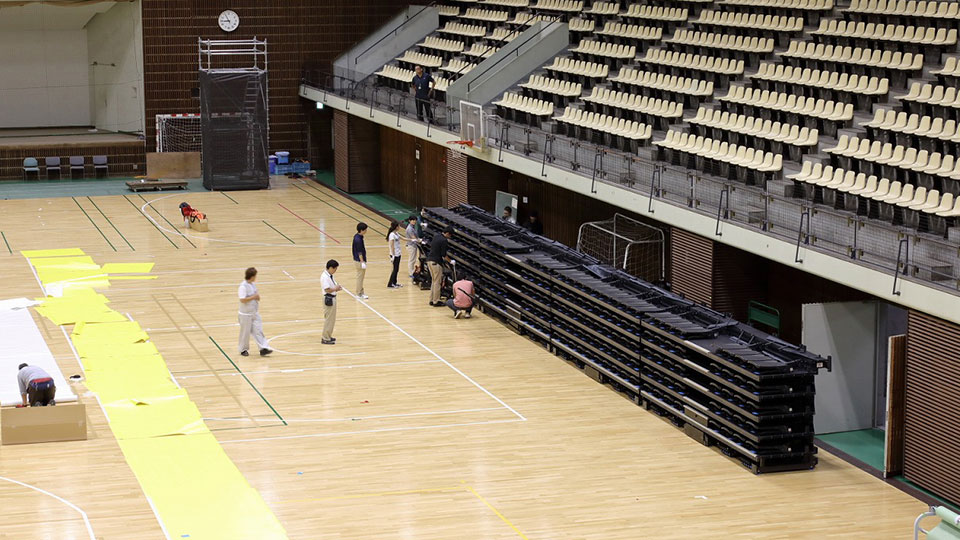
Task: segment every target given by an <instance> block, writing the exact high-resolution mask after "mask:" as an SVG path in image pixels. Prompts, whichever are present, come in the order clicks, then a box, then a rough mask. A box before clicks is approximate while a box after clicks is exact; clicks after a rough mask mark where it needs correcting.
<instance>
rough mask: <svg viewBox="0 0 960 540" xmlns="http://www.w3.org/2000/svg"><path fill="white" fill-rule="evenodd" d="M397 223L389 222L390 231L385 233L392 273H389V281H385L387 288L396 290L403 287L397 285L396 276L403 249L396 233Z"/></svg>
mask: <svg viewBox="0 0 960 540" xmlns="http://www.w3.org/2000/svg"><path fill="white" fill-rule="evenodd" d="M399 226H400V223H399V222H396V221H391V222H390V230H388V231H387V248H388V249H387V251H389V252H390V263H391V264H393V271H392V272H390V279H389V280H388V281H387V288H389V289H397V288H400V287H403V285H401V284H399V283H397V274H398V273H400V255H401V253H402V250H403V248H402V247H400V233H398V232H397V227H399Z"/></svg>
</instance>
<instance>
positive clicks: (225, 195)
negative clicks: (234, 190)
mask: <svg viewBox="0 0 960 540" xmlns="http://www.w3.org/2000/svg"><path fill="white" fill-rule="evenodd" d="M220 194H221V195H223V196H224V197H226V198H228V199H230V200H231V201H233V197H231V196H229V195H227V194H226V193H224V192H223V191H221V192H220ZM233 204H240V203H238V202H237V201H233Z"/></svg>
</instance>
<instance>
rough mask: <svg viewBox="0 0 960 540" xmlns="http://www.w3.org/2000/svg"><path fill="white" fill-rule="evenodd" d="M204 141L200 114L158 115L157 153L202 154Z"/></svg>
mask: <svg viewBox="0 0 960 540" xmlns="http://www.w3.org/2000/svg"><path fill="white" fill-rule="evenodd" d="M202 140H203V137H202V130H201V126H200V115H199V114H193V113H177V114H158V115H157V152H200V151H201V149H202V144H201V142H202Z"/></svg>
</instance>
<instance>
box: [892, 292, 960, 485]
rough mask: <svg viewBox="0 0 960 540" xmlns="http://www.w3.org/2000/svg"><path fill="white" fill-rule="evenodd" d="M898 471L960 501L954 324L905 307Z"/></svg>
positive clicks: (959, 368) (959, 363)
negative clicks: (903, 394) (903, 415)
mask: <svg viewBox="0 0 960 540" xmlns="http://www.w3.org/2000/svg"><path fill="white" fill-rule="evenodd" d="M907 325H908V330H907V362H906V364H907V368H906V399H905V409H906V418H905V425H904V448H903V474H904V476H905V477H906V478H907V479H909V480H910V481H912V482H915V483H916V484H917V485H919V486H921V487H923V488H925V489H928V490H930V491H932V492H934V493H936V494H938V495H940V496H942V497H944V498H946V499H947V500H950V501H954V502H957V501H960V326H958V325H956V324H954V323H950V322H948V321H944V320H943V319H938V318H936V317H933V316H931V315H927V314H925V313H920V312H918V311H913V310H911V311H910V313H909V315H908V320H907Z"/></svg>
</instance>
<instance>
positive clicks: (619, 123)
mask: <svg viewBox="0 0 960 540" xmlns="http://www.w3.org/2000/svg"><path fill="white" fill-rule="evenodd" d="M553 119H554V120H555V121H556V122H558V124H559V126H558V131H559V132H560V133H564V134H566V135H570V136H572V137H576V138H578V139H582V140H586V141H589V142H594V143H602V144H607V145H608V146H613V147H615V148H618V149H621V150H627V151H632V152H636V150H637V148H638V147H639V146H645V145H646V144H647V142H648V141H649V140H650V134H651V127H650V126H649V125H646V124H642V123H640V122H634V121H630V120H625V119H623V118H617V117H615V116H610V115H607V114H599V113H593V112H586V111H583V110H581V109H574V108H572V107H567V108H566V109H564V111H563V114H562V115H561V116H557V117H554V118H553Z"/></svg>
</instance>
